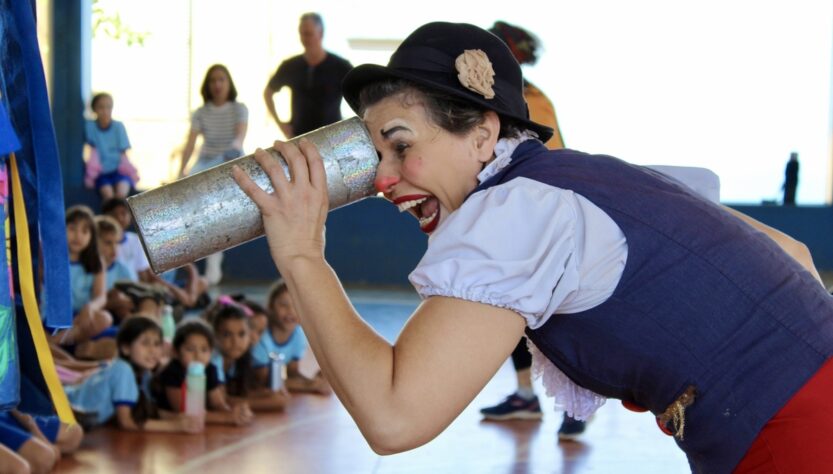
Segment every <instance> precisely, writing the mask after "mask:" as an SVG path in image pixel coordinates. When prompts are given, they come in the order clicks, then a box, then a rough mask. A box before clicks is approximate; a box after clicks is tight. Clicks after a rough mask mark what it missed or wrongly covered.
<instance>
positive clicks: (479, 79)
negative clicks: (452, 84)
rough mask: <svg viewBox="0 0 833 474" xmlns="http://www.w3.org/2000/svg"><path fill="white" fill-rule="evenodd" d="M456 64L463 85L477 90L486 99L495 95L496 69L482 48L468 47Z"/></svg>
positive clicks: (458, 57)
mask: <svg viewBox="0 0 833 474" xmlns="http://www.w3.org/2000/svg"><path fill="white" fill-rule="evenodd" d="M454 66H455V67H456V68H457V73H458V74H457V78H458V79H459V80H460V84H463V87H465V88H466V89H469V90H471V91H474V92H477V93H478V94H480V95H482V96H483V97H484V98H486V99H493V98H494V97H495V91H494V90H493V89H492V86H493V85H495V70H494V69H492V63H491V62H490V61H489V57H488V56H486V53H484V52H483V51H482V50H480V49H467V50H465V51H463V54H461V55H459V56H457V60H456V61H454Z"/></svg>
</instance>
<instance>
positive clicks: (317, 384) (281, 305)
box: [252, 279, 332, 395]
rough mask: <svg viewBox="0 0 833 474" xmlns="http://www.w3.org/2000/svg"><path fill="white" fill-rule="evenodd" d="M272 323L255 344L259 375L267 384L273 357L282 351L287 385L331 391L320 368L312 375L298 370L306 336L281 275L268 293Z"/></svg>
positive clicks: (294, 388) (292, 389)
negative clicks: (310, 376)
mask: <svg viewBox="0 0 833 474" xmlns="http://www.w3.org/2000/svg"><path fill="white" fill-rule="evenodd" d="M267 310H268V311H269V315H268V316H269V325H268V327H267V328H266V331H264V333H263V336H261V338H260V341H259V342H258V344H257V346H255V347H254V348H252V359H253V360H254V366H255V368H256V369H258V371H257V377H258V379H259V381H260V382H261V384H263V386H268V373H269V372H268V368H269V365H270V360H271V357H273V356H277V355H282V356H283V359H284V361H285V363H286V387H287V388H288V389H289V391H290V392H312V393H318V394H321V395H328V394H330V392H331V391H332V390H331V388H330V384H329V383H328V382H327V380H326V379H325V378H324V376H323V374H321V372H320V371H319V372H318V373H317V374H315V376H314V377H312V378H309V377H306V376H305V375H304V374H302V373H301V371H300V370H299V362H300V360H301V358H303V356H304V353H305V352H306V350H307V338H306V336H305V335H304V331H303V330H302V329H301V326H300V324H299V321H298V317H297V315H296V314H295V308H294V307H293V306H292V300H291V299H290V298H289V291H288V289H287V287H286V283H285V282H284V281H283V279H279V280H278V281H277V282H276V283H275V284H274V285H273V286H272V288H271V289H270V290H269V295H268V296H267Z"/></svg>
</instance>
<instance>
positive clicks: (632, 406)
mask: <svg viewBox="0 0 833 474" xmlns="http://www.w3.org/2000/svg"><path fill="white" fill-rule="evenodd" d="M622 406H623V407H625V408H627V409H628V410H630V411H635V412H637V413H645V412H646V411H648V409H647V408H645V407H643V406H642V405H637V404H636V403H634V402H629V401H627V400H622Z"/></svg>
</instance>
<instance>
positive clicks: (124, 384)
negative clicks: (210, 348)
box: [64, 316, 203, 433]
mask: <svg viewBox="0 0 833 474" xmlns="http://www.w3.org/2000/svg"><path fill="white" fill-rule="evenodd" d="M116 344H117V345H118V351H119V357H118V358H116V359H115V360H114V361H113V362H112V363H111V364H109V365H108V366H106V367H104V368H102V369H101V371H99V372H98V373H96V374H94V375H92V376H91V377H89V378H88V379H86V380H84V381H83V382H81V383H80V384H77V385H69V386H66V387H64V390H65V391H66V394H67V398H69V401H70V403H71V404H72V406H73V407H74V408H76V409H78V410H79V411H82V412H84V413H94V414H95V418H94V421H93V425H102V424H104V423H107V422H108V421H109V420H111V419H113V418H115V420H116V422H117V424H118V426H119V427H120V428H121V429H124V430H129V431H167V432H185V433H198V432H201V431H202V429H203V424H202V420H200V419H197V418H194V417H187V416H184V415H179V416H175V417H173V418H171V419H165V420H160V419H156V417H155V415H156V413H155V412H156V406H155V405H154V403H153V399H152V397H151V396H150V386H149V383H150V379H151V372H152V370H153V369H155V368H156V367H157V366H158V365H159V359H160V357H161V355H162V329H161V328H160V327H159V325H158V324H157V323H156V322H155V321H153V320H152V319H150V318H146V317H144V316H136V317H133V318H130V319H128V320H127V321H124V322H123V323H122V325H121V328H120V329H119V333H118V335H117V336H116Z"/></svg>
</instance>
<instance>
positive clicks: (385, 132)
mask: <svg viewBox="0 0 833 474" xmlns="http://www.w3.org/2000/svg"><path fill="white" fill-rule="evenodd" d="M400 130H404V131H406V132H410V130H409V129H408V128H406V127H403V126H402V125H395V126H393V127H391V128H389V129H387V130H379V133H381V134H382V138H384V139H385V140H388V139H389V138H390V136H391V135H393V134H394V133H396V132H398V131H400Z"/></svg>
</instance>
